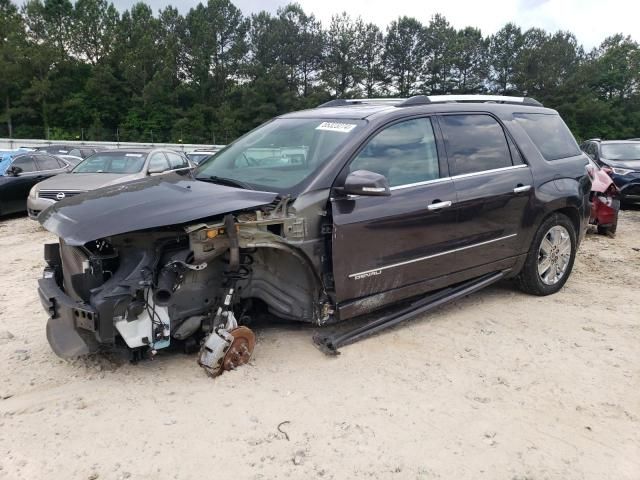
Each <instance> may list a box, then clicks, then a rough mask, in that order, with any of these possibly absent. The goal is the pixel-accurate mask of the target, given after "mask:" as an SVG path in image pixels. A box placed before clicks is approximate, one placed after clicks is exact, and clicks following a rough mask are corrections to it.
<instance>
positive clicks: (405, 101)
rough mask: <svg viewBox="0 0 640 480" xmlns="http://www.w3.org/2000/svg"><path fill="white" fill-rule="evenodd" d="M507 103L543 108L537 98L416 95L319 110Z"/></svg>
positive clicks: (335, 103)
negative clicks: (371, 106)
mask: <svg viewBox="0 0 640 480" xmlns="http://www.w3.org/2000/svg"><path fill="white" fill-rule="evenodd" d="M449 102H451V103H505V104H511V105H529V106H534V107H542V106H544V105H542V103H540V102H539V101H538V100H536V99H535V98H531V97H509V96H506V95H414V96H413V97H409V98H351V99H346V98H336V99H335V100H329V101H328V102H326V103H323V104H322V105H318V107H317V108H325V107H345V106H347V105H393V106H395V107H413V106H416V105H429V104H431V103H449Z"/></svg>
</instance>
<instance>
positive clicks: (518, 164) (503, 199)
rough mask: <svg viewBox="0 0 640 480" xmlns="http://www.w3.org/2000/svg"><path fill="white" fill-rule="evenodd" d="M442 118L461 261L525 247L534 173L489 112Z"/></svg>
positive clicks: (475, 262)
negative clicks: (523, 234)
mask: <svg viewBox="0 0 640 480" xmlns="http://www.w3.org/2000/svg"><path fill="white" fill-rule="evenodd" d="M438 121H439V123H440V128H441V129H442V135H443V138H444V144H445V149H446V152H447V158H448V162H449V170H450V173H451V178H452V179H453V185H454V187H455V191H456V196H457V201H458V203H457V208H456V210H457V212H458V229H459V232H460V235H461V241H460V248H461V252H460V253H459V254H458V259H457V260H458V261H457V263H458V266H459V267H460V268H461V269H462V268H465V269H466V268H472V267H477V266H481V265H486V264H490V263H492V262H496V261H499V260H504V259H507V258H509V257H514V256H515V255H518V254H520V253H523V252H525V251H526V250H527V248H528V245H523V237H522V236H521V235H520V233H521V232H522V231H523V230H524V223H525V219H526V212H527V211H528V210H529V209H530V208H532V202H533V198H534V197H533V195H534V189H533V176H532V174H531V171H530V169H529V166H528V165H527V164H525V163H524V161H523V159H522V156H521V154H520V152H519V151H518V149H517V147H516V146H515V143H514V142H513V141H512V140H511V139H510V138H509V137H508V136H507V135H506V134H505V131H504V128H503V127H502V125H501V124H500V122H499V121H498V120H497V119H496V118H494V117H493V116H491V115H489V114H483V113H480V114H478V113H469V114H451V115H440V116H439V117H438ZM514 260H515V259H514Z"/></svg>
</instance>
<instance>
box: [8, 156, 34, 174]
mask: <svg viewBox="0 0 640 480" xmlns="http://www.w3.org/2000/svg"><path fill="white" fill-rule="evenodd" d="M12 165H13V166H14V167H20V168H21V169H22V171H23V172H25V173H26V172H35V171H37V168H36V164H35V162H34V161H33V157H32V156H31V155H27V156H24V157H20V158H16V159H15V160H14V161H13V163H12Z"/></svg>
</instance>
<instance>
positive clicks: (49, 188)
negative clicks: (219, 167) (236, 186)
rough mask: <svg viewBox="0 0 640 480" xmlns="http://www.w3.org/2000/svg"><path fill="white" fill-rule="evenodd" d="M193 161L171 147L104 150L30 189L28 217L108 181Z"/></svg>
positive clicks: (180, 168)
mask: <svg viewBox="0 0 640 480" xmlns="http://www.w3.org/2000/svg"><path fill="white" fill-rule="evenodd" d="M191 168H193V164H192V163H191V162H190V161H189V159H188V158H187V157H186V156H185V155H183V154H182V153H178V152H175V151H173V150H168V149H148V148H147V149H142V148H138V149H118V150H104V151H100V152H97V153H95V154H93V155H91V156H90V157H87V158H86V159H84V160H83V161H82V162H80V163H78V164H77V165H76V166H75V167H74V168H73V170H71V172H69V173H67V174H64V175H59V176H58V178H57V179H55V178H52V179H49V180H47V181H46V182H43V183H42V184H38V185H36V186H34V187H33V188H32V190H31V192H30V193H29V199H28V201H27V207H28V212H29V217H30V218H32V219H34V220H35V219H36V218H37V217H38V215H39V214H40V212H41V211H42V210H44V209H45V208H47V207H49V206H50V205H53V204H54V203H56V202H57V201H58V200H62V199H64V198H67V197H71V196H75V195H78V194H80V193H84V192H88V191H90V190H96V189H98V188H101V187H106V186H108V185H115V184H119V183H124V182H128V181H131V180H136V179H138V178H144V177H146V176H148V175H155V174H161V173H168V172H175V171H186V170H190V169H191Z"/></svg>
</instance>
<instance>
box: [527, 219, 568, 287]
mask: <svg viewBox="0 0 640 480" xmlns="http://www.w3.org/2000/svg"><path fill="white" fill-rule="evenodd" d="M575 257H576V232H575V228H574V226H573V224H572V223H571V220H569V218H567V217H566V216H565V215H562V214H560V213H554V214H553V215H551V216H550V217H548V218H547V219H546V220H545V221H544V222H542V225H540V228H539V229H538V231H537V232H536V235H535V237H534V239H533V243H532V244H531V249H530V250H529V253H528V254H527V259H526V261H525V264H524V267H523V268H522V271H521V272H520V275H519V276H518V280H519V284H520V288H521V289H522V290H523V291H524V292H526V293H529V294H532V295H550V294H552V293H556V292H557V291H558V290H560V289H561V288H562V287H563V286H564V284H565V283H566V282H567V279H568V278H569V274H570V273H571V269H572V268H573V262H574V260H575Z"/></svg>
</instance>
